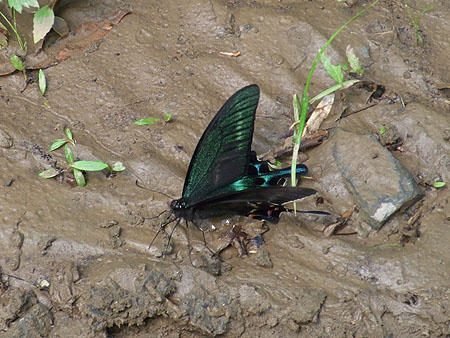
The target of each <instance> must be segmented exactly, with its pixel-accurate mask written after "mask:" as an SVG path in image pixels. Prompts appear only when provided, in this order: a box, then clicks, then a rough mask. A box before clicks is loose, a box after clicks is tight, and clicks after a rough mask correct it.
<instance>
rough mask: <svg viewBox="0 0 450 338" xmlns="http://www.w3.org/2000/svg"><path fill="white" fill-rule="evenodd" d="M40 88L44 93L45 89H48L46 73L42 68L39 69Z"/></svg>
mask: <svg viewBox="0 0 450 338" xmlns="http://www.w3.org/2000/svg"><path fill="white" fill-rule="evenodd" d="M38 83H39V90H40V91H41V94H42V95H44V94H45V91H46V89H47V80H46V79H45V74H44V72H43V71H42V69H39V81H38Z"/></svg>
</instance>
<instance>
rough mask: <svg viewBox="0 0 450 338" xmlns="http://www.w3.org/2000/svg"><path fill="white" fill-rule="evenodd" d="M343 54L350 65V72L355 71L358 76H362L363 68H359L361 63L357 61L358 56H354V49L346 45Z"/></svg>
mask: <svg viewBox="0 0 450 338" xmlns="http://www.w3.org/2000/svg"><path fill="white" fill-rule="evenodd" d="M345 54H346V55H347V61H348V64H349V65H350V73H355V74H356V75H358V76H362V75H363V74H364V69H362V68H361V64H360V63H359V58H358V57H357V56H356V54H355V51H354V50H353V48H352V47H350V46H347V49H346V50H345Z"/></svg>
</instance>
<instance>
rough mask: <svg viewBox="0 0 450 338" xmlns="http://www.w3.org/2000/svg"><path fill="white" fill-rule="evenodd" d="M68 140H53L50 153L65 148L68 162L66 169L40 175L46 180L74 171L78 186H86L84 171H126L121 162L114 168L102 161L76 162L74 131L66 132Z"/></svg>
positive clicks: (56, 169) (51, 169)
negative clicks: (73, 149)
mask: <svg viewBox="0 0 450 338" xmlns="http://www.w3.org/2000/svg"><path fill="white" fill-rule="evenodd" d="M65 133H66V138H64V139H56V140H53V143H52V145H51V146H50V149H49V152H52V151H55V150H57V149H59V148H61V147H62V146H64V154H65V158H66V161H67V167H66V168H65V169H58V168H53V167H52V168H50V169H47V170H44V171H42V172H40V173H39V176H41V177H44V178H53V177H56V176H58V175H61V174H62V173H63V172H65V171H69V172H70V171H72V172H73V176H74V177H75V180H76V182H77V185H78V186H85V185H86V180H85V178H84V174H83V171H102V170H105V169H107V170H108V171H109V173H113V172H119V171H123V170H125V167H124V165H123V164H122V163H121V162H116V163H114V164H113V165H112V166H110V165H108V164H107V163H105V162H102V161H75V155H74V153H73V151H72V149H71V148H70V146H69V145H72V146H75V140H74V139H73V135H72V131H71V130H70V129H69V128H66V130H65Z"/></svg>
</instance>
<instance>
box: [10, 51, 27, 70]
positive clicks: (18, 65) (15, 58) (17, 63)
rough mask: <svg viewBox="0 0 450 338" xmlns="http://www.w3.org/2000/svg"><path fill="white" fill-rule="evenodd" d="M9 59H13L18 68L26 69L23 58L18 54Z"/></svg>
mask: <svg viewBox="0 0 450 338" xmlns="http://www.w3.org/2000/svg"><path fill="white" fill-rule="evenodd" d="M9 60H10V61H11V63H12V65H13V66H14V68H16V69H17V70H20V71H21V72H23V71H24V70H25V66H24V65H23V62H22V60H21V59H20V58H19V57H18V56H17V55H16V54H14V55H13V56H11V58H10V59H9Z"/></svg>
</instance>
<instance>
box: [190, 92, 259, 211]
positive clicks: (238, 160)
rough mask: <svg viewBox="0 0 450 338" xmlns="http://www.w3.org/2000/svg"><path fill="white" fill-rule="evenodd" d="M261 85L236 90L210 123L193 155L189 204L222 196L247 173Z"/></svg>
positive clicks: (192, 204)
mask: <svg viewBox="0 0 450 338" xmlns="http://www.w3.org/2000/svg"><path fill="white" fill-rule="evenodd" d="M258 101H259V88H258V86H257V85H250V86H247V87H244V88H242V89H240V90H239V91H237V92H236V93H235V94H234V95H233V96H231V97H230V98H229V99H228V100H227V102H225V104H224V105H223V106H222V108H220V110H219V111H218V112H217V114H216V116H215V117H214V118H213V119H212V121H211V122H210V123H209V125H208V127H207V128H206V130H205V132H204V133H203V135H202V137H201V138H200V141H199V142H198V144H197V147H196V149H195V152H194V155H193V156H192V159H191V163H190V164H189V169H188V172H187V174H186V179H185V182H184V188H183V196H182V198H183V200H184V201H185V203H186V207H191V206H194V205H196V204H199V203H201V202H202V201H206V200H210V199H211V198H214V197H218V196H220V194H221V193H220V191H223V188H224V187H227V186H229V187H230V188H231V189H232V184H233V183H234V182H235V181H237V180H239V179H240V178H241V177H243V176H245V175H246V174H247V170H248V166H249V162H250V152H251V145H252V138H253V128H254V122H255V112H256V107H257V106H258Z"/></svg>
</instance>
